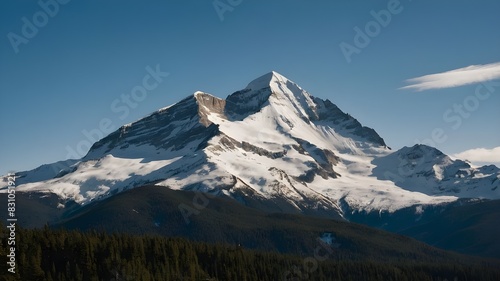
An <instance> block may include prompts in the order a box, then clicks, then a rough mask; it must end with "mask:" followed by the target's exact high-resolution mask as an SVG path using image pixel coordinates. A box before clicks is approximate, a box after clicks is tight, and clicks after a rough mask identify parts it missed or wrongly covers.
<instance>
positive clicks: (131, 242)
mask: <svg viewBox="0 0 500 281" xmlns="http://www.w3.org/2000/svg"><path fill="white" fill-rule="evenodd" d="M1 229H2V233H1V235H2V245H1V247H0V249H1V252H0V258H1V259H2V260H1V262H0V263H1V267H2V269H1V272H2V275H1V276H2V277H1V280H33V281H35V280H75V281H79V280H144V281H147V280H193V281H194V280H241V281H244V280H384V281H387V280H394V281H396V280H397V281H402V280H419V281H424V280H450V281H451V280H500V270H498V269H496V268H498V264H497V267H496V268H495V267H494V265H495V264H494V263H492V264H489V265H488V264H486V263H477V264H469V265H466V264H457V263H431V262H415V261H412V262H409V261H405V260H400V261H398V260H394V261H391V262H386V261H384V262H381V261H377V260H349V259H338V258H329V259H325V260H318V259H316V260H313V259H312V258H311V257H309V258H308V257H301V256H296V255H289V254H280V253H276V252H263V251H256V250H249V249H243V248H242V247H239V246H233V245H227V244H208V243H203V242H193V241H189V240H187V239H183V238H167V237H161V236H154V235H141V236H139V235H130V234H106V233H101V232H97V231H88V232H78V231H67V230H53V229H50V228H48V227H45V228H43V229H22V228H21V229H19V228H18V229H17V237H16V239H17V244H16V246H17V253H18V254H17V267H16V274H11V273H8V272H7V265H6V264H7V263H6V262H7V260H6V259H7V258H6V255H7V252H6V249H7V240H6V237H7V229H6V228H5V227H3V226H2V228H1Z"/></svg>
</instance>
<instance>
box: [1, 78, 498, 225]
mask: <svg viewBox="0 0 500 281" xmlns="http://www.w3.org/2000/svg"><path fill="white" fill-rule="evenodd" d="M446 157H448V156H444V154H442V152H440V151H438V150H436V149H435V148H431V147H428V146H421V145H416V146H414V147H413V148H407V147H405V148H402V149H400V150H398V151H392V150H391V149H390V148H389V147H387V145H386V144H385V141H384V139H383V138H382V137H380V136H379V135H378V133H377V132H376V131H375V130H374V129H372V128H368V127H365V126H363V125H361V124H360V123H359V121H357V120H356V119H355V118H354V117H352V116H350V115H349V114H347V113H344V112H343V111H342V110H340V109H339V108H338V107H337V106H336V105H335V104H333V103H332V102H330V101H329V100H323V99H320V98H317V97H314V96H312V95H310V94H309V93H308V92H307V91H306V90H304V89H302V88H301V87H300V86H299V85H297V84H296V83H294V82H292V81H291V80H289V79H288V78H286V77H284V76H283V75H281V74H279V73H277V72H274V71H273V72H269V73H267V74H265V75H263V76H261V77H258V78H257V79H254V80H253V81H251V82H250V83H249V84H248V85H247V86H246V87H245V88H244V89H243V90H240V91H237V92H234V93H232V94H230V95H228V96H227V98H226V99H221V98H218V97H216V96H214V95H211V94H208V93H205V92H201V91H197V92H195V93H194V94H192V95H190V96H188V97H186V98H184V99H182V100H180V101H179V102H177V103H175V104H173V105H171V106H168V107H164V108H161V109H159V110H157V111H155V112H153V113H152V114H150V115H148V116H146V117H144V118H141V119H139V120H137V121H135V122H132V123H130V124H126V125H124V126H122V127H120V128H119V129H118V130H116V131H115V132H113V133H111V134H109V135H108V136H106V137H104V138H103V139H101V140H99V141H98V142H96V143H95V144H94V145H93V146H92V147H91V149H90V150H89V152H88V153H87V154H86V155H85V156H84V157H83V158H82V159H80V160H79V161H77V162H72V161H71V162H68V164H70V165H69V167H67V168H66V169H62V170H61V171H59V172H58V173H57V174H56V175H55V176H54V175H53V174H43V172H42V171H40V170H38V171H37V170H36V169H35V170H33V171H28V172H23V173H20V174H19V179H18V181H17V182H18V187H17V190H18V191H19V192H34V191H36V192H49V193H55V194H57V195H58V196H59V197H60V199H61V202H60V206H61V208H64V206H65V205H66V204H67V203H68V202H69V201H74V202H77V203H78V204H85V203H88V202H91V201H93V200H99V199H101V198H105V197H108V196H113V195H114V194H116V193H119V192H122V191H124V190H127V189H130V188H134V187H138V186H143V185H147V184H156V185H160V186H164V187H166V188H171V189H174V190H181V189H185V190H197V191H201V192H207V193H211V194H214V195H219V196H220V195H224V196H229V197H232V198H234V199H236V200H238V201H239V202H241V203H245V198H248V199H249V200H250V198H251V200H260V201H262V202H264V201H266V200H274V201H276V202H278V201H279V202H281V203H280V206H281V207H282V208H285V209H287V208H295V209H297V210H302V211H305V210H309V211H311V210H312V211H318V212H322V211H324V210H330V211H333V212H337V214H338V215H339V216H341V217H342V216H343V213H344V212H346V211H351V210H357V211H367V212H372V211H376V212H385V211H387V212H394V211H396V210H398V209H402V208H407V207H410V206H417V207H418V206H419V205H421V206H425V205H435V204H442V203H450V202H454V201H456V200H457V199H458V198H469V197H470V198H491V199H495V198H500V189H498V188H497V187H498V186H499V185H500V181H499V180H498V179H499V178H500V171H499V170H498V168H497V169H494V168H493V167H490V168H488V167H485V168H480V169H476V168H472V167H470V165H468V164H466V163H465V162H463V161H461V160H452V159H450V158H449V157H448V158H446ZM416 160H419V161H416ZM420 160H422V161H420ZM49 166H50V165H49ZM49 166H47V167H49ZM47 167H46V168H47ZM56 167H60V165H56ZM405 169H406V170H405ZM402 171H403V172H402ZM37 173H40V174H37ZM42 174H43V175H42ZM37 179H41V180H38V181H37ZM452 179H453V180H452ZM471 182H473V183H474V184H475V185H474V186H472V187H471V186H468V185H469V183H471ZM423 184H425V185H426V186H428V188H427V187H426V188H424V186H423ZM6 187H7V183H6V181H5V179H3V182H0V192H5V191H6ZM285 205H286V207H285ZM344 205H347V206H348V207H347V208H346V207H345V206H344Z"/></svg>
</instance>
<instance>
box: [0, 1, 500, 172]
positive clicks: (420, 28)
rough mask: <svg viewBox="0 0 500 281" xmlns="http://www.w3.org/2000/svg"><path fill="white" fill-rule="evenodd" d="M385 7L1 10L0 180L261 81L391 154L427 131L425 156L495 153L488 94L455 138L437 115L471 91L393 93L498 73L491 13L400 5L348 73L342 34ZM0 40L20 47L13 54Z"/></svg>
mask: <svg viewBox="0 0 500 281" xmlns="http://www.w3.org/2000/svg"><path fill="white" fill-rule="evenodd" d="M54 1H55V0H54ZM392 1H393V0H391V1H347V0H344V1H326V0H325V1H304V0H280V1H250V0H242V1H237V0H232V1H227V0H220V2H219V3H225V4H226V5H231V3H233V4H238V2H241V3H239V4H238V5H235V6H234V7H232V6H231V10H227V11H225V12H224V13H223V14H222V15H220V12H219V14H218V12H217V10H216V9H215V8H214V2H213V1H211V0H206V1H199V0H196V1H195V0H178V1H160V0H159V1H146V0H145V1H124V0H119V1H118V0H113V1H97V0H93V1H77V0H73V1H69V3H67V4H64V5H63V4H58V11H55V12H53V11H54V6H50V7H49V8H50V9H51V11H52V12H51V13H52V14H53V16H51V15H47V12H43V11H44V10H43V8H42V7H41V6H40V5H39V4H38V3H37V2H36V1H21V0H20V1H14V0H10V1H1V3H0V21H1V22H0V34H1V35H2V40H1V41H0V55H1V56H0V93H1V95H2V99H1V104H2V109H1V111H0V112H1V113H0V118H1V119H0V174H3V173H5V172H7V171H10V170H15V171H21V170H26V169H32V168H35V167H37V166H38V165H40V164H43V163H51V162H54V161H58V160H63V159H65V158H66V157H67V155H68V150H67V147H68V146H69V147H72V148H76V146H77V144H78V143H79V142H81V141H82V140H86V139H87V137H86V136H85V135H84V134H83V133H82V131H83V130H87V131H91V130H93V129H97V128H99V122H100V121H101V120H103V119H106V118H107V119H109V120H111V126H113V127H114V128H118V127H119V126H121V125H123V124H126V123H129V122H132V121H134V120H136V119H138V118H140V117H143V116H144V115H146V114H148V113H150V112H152V111H154V110H156V109H158V108H161V107H164V106H167V105H170V104H172V103H175V102H176V101H178V100H180V99H181V98H183V97H186V96H188V95H190V94H192V93H193V92H194V91H196V90H202V91H205V92H209V93H212V94H214V95H216V96H219V97H226V96H227V95H229V94H231V93H232V92H234V91H236V90H239V89H242V88H244V87H245V86H246V84H247V83H248V82H250V81H251V80H252V79H254V78H256V77H258V76H260V75H262V74H264V73H267V72H269V71H271V70H275V71H278V72H280V73H281V74H283V75H285V76H287V77H288V78H289V79H291V80H293V81H295V82H297V83H298V84H299V85H301V86H302V87H303V88H305V89H306V90H308V91H309V92H310V93H311V94H313V95H314V96H317V97H320V98H328V99H330V100H331V101H332V102H334V103H335V104H337V105H338V106H339V107H340V108H341V109H342V110H344V111H346V112H348V113H350V114H351V115H352V116H354V117H356V118H357V119H358V120H359V121H360V122H361V123H362V124H364V125H366V126H370V127H373V128H374V129H375V130H376V131H377V132H378V133H379V134H380V135H381V136H382V137H383V138H384V139H385V140H386V142H387V143H388V145H389V146H391V147H392V148H393V149H398V148H401V147H402V146H405V145H406V146H411V145H413V144H415V142H416V141H417V140H423V139H428V138H431V137H432V135H431V132H432V131H433V130H434V129H435V128H441V129H442V130H443V132H444V134H445V135H446V137H447V138H446V141H442V142H441V143H438V144H436V147H437V148H439V149H441V150H442V151H444V152H445V153H449V154H454V153H459V152H462V151H466V150H469V149H473V148H488V149H490V148H493V147H496V146H500V130H499V127H500V126H499V123H500V122H499V121H500V110H499V108H500V107H499V105H500V86H497V87H496V92H494V93H493V94H492V95H491V96H490V97H489V98H488V99H486V100H481V101H480V102H479V105H478V109H477V110H475V111H473V112H470V116H468V117H467V118H462V120H461V121H463V122H462V124H461V125H460V126H458V128H456V129H454V128H453V125H456V124H455V122H446V121H445V120H444V119H443V114H444V113H445V112H446V111H447V110H448V109H453V105H454V104H462V103H463V102H464V100H466V99H467V97H469V96H471V95H474V92H475V89H476V87H477V85H476V84H471V85H466V86H461V87H454V88H447V89H431V90H426V91H422V92H416V91H412V90H400V89H398V88H401V87H404V86H406V85H407V83H406V82H405V80H407V79H410V78H415V77H420V76H423V75H427V74H433V73H440V72H445V71H450V70H453V69H457V68H462V67H466V66H469V65H479V64H490V63H495V62H500V32H499V27H500V16H499V12H500V2H499V1H494V0H491V1H456V0H454V1H451V0H448V1H423V0H419V1H409V0H401V1H400V4H399V6H397V11H399V12H398V13H395V14H392V16H391V20H390V22H388V23H387V24H385V25H386V26H385V27H384V26H380V24H379V27H380V30H379V31H378V32H377V30H373V31H372V34H373V32H375V33H376V34H375V35H374V36H373V37H372V38H371V41H370V42H369V44H367V46H363V48H359V50H360V52H359V53H355V54H352V56H350V59H351V61H350V62H347V60H346V57H345V56H344V54H343V52H342V50H341V48H340V44H341V43H342V42H345V43H348V44H351V45H353V46H355V42H354V37H355V34H356V32H355V30H354V28H355V27H359V28H360V29H362V30H364V29H365V27H366V25H367V24H368V23H369V22H370V21H372V20H374V17H373V15H372V14H371V13H370V12H371V11H372V10H373V11H375V12H378V11H380V10H387V9H388V3H389V5H393V4H394V5H395V2H393V3H391V2H392ZM42 2H51V1H48V0H45V1H42ZM61 2H62V0H61ZM353 2H355V3H353ZM219 5H220V4H219ZM221 9H223V8H222V6H221ZM393 12H394V11H393ZM44 13H45V15H47V16H45V18H44ZM23 18H26V20H27V21H28V22H29V23H30V24H33V23H34V21H36V22H37V23H38V25H40V27H39V28H38V30H37V31H36V32H34V33H35V34H29V31H31V33H33V30H29V28H27V27H25V28H24V29H25V30H24V31H25V32H28V33H27V35H29V36H30V37H31V38H27V37H24V36H23V26H24V25H27V24H26V22H25V21H24V20H23ZM221 19H222V20H221ZM44 20H45V21H46V22H45V23H44V22H43V21H44ZM35 27H36V26H35ZM12 33H14V34H16V35H17V36H20V37H23V38H24V39H22V40H24V41H22V43H20V41H19V40H21V39H19V37H16V38H17V40H18V41H15V42H17V43H15V44H14V45H15V46H14V45H13V44H12V43H11V41H12V36H13V35H12ZM9 34H10V36H9ZM16 48H17V51H18V52H17V53H16ZM156 65H160V69H161V71H163V72H168V73H170V75H169V76H168V77H166V78H164V79H163V81H162V82H161V83H159V84H158V86H157V87H156V88H154V89H153V90H151V91H149V92H148V94H147V97H146V98H145V99H144V100H143V101H141V102H139V103H138V105H137V107H136V108H130V107H129V109H130V113H129V114H124V112H116V110H115V111H113V110H112V109H111V105H112V103H113V101H115V100H117V99H118V101H120V97H121V95H122V94H130V92H131V90H132V89H133V88H134V87H135V86H138V85H142V80H143V78H144V77H145V75H147V71H146V69H145V68H146V67H147V66H151V67H153V68H155V67H156ZM469 101H470V98H469ZM120 102H121V101H120ZM121 105H123V104H121ZM122 115H126V117H125V118H123V119H121V118H120V117H124V116H122ZM455 117H456V116H455Z"/></svg>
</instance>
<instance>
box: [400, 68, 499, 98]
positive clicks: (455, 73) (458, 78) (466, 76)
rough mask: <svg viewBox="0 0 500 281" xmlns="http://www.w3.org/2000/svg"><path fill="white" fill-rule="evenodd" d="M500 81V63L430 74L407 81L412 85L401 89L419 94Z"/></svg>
mask: <svg viewBox="0 0 500 281" xmlns="http://www.w3.org/2000/svg"><path fill="white" fill-rule="evenodd" d="M496 79H500V62H496V63H490V64H481V65H471V66H467V67H464V68H459V69H454V70H450V71H446V72H441V73H435V74H429V75H425V76H421V77H416V78H412V79H408V80H406V82H407V83H410V85H408V86H405V87H401V88H399V89H404V90H416V91H418V92H420V91H425V90H430V89H443V88H453V87H460V86H464V85H469V84H475V83H481V82H485V81H490V80H496Z"/></svg>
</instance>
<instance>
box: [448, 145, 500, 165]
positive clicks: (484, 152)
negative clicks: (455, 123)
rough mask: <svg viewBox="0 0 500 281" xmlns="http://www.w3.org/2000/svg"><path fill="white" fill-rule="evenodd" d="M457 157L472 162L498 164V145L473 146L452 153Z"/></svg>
mask: <svg viewBox="0 0 500 281" xmlns="http://www.w3.org/2000/svg"><path fill="white" fill-rule="evenodd" d="M452 156H453V157H456V158H458V159H462V160H469V161H471V162H472V163H481V164H484V163H490V164H497V165H498V164H500V146H497V147H494V148H473V149H469V150H466V151H463V152H460V153H457V154H454V155H452Z"/></svg>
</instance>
